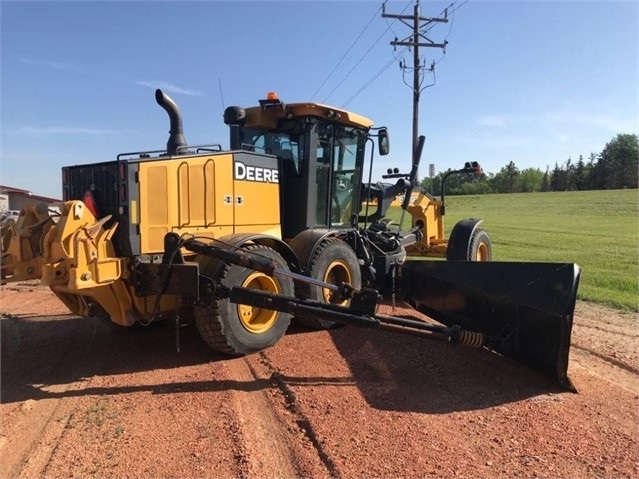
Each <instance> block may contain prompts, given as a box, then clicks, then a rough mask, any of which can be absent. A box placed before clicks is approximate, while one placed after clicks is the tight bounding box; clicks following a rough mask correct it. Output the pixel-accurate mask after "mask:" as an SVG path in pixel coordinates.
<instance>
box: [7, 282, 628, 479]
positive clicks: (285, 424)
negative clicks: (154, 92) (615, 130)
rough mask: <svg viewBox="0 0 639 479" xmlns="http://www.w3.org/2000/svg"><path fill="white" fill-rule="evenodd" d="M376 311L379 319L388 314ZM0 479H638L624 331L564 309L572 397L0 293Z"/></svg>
mask: <svg viewBox="0 0 639 479" xmlns="http://www.w3.org/2000/svg"><path fill="white" fill-rule="evenodd" d="M385 312H387V313H389V312H390V310H389V309H388V308H387V310H386V311H385ZM0 313H1V314H2V317H1V320H0V324H1V326H2V350H1V353H2V356H1V359H2V364H1V373H2V388H1V393H2V396H1V400H2V404H1V405H0V417H1V418H2V430H1V432H0V456H1V457H2V467H1V468H0V470H1V474H0V476H1V477H2V478H22V477H24V478H26V477H110V478H115V477H123V478H125V477H130V478H151V477H154V478H155V477H166V478H169V477H176V478H195V477H228V478H230V477H242V478H288V477H314V478H333V477H343V478H360V477H371V478H374V477H384V478H389V477H397V478H399V477H401V478H408V477H433V478H434V477H437V478H442V477H473V478H514V477H526V478H532V477H547V478H577V477H580V478H585V477H588V478H595V477H597V478H599V477H601V478H629V477H639V446H638V438H639V429H638V417H637V416H638V405H639V377H638V373H639V347H638V346H639V329H638V328H637V326H638V318H637V317H636V315H630V314H623V313H620V312H618V311H615V310H610V309H606V308H603V307H599V306H594V305H590V304H585V303H579V304H578V306H577V311H576V314H575V326H574V330H573V341H572V350H571V363H570V368H569V374H570V376H571V378H572V380H573V382H574V383H575V386H576V387H577V389H578V390H579V393H578V394H573V393H568V392H564V391H562V390H559V389H557V388H556V387H555V386H554V385H553V384H552V383H550V382H549V381H548V380H546V379H545V378H543V377H541V376H539V375H538V374H537V373H535V372H533V371H530V370H528V369H526V368H525V367H523V366H520V365H518V364H515V363H513V362H510V361H507V360H505V359H503V358H500V357H498V356H497V355H495V354H492V353H489V352H486V351H479V350H471V349H468V348H464V347H450V346H447V345H445V344H442V343H439V342H431V341H425V340H423V339H419V338H415V337H411V336H401V335H396V334H392V333H386V332H381V331H372V330H364V329H357V328H353V327H343V328H338V329H335V330H332V331H314V332H311V331H308V330H304V329H301V328H299V327H296V326H295V325H293V326H292V327H291V328H290V330H289V333H288V334H287V335H286V336H285V337H284V339H283V340H282V341H280V342H279V343H278V344H277V345H276V346H275V347H273V348H271V349H268V350H266V351H263V352H261V353H259V354H254V355H252V356H248V357H246V358H241V359H228V358H225V357H222V356H220V355H218V354H216V353H213V352H211V351H209V350H208V349H207V348H206V347H205V346H204V344H203V343H202V342H201V341H200V339H199V338H198V336H197V332H196V331H195V328H194V327H193V326H187V327H183V328H180V331H179V336H180V346H181V348H180V349H181V352H179V353H178V352H176V335H175V331H174V326H173V325H172V324H170V323H166V324H159V325H157V326H154V327H151V328H149V329H148V330H144V331H133V330H122V329H118V328H117V327H114V326H111V325H109V324H105V323H102V322H99V321H97V320H89V319H81V318H77V317H75V316H72V315H71V314H68V313H67V312H66V311H65V309H64V307H63V305H62V304H61V303H60V302H59V301H58V300H57V299H56V298H55V297H54V296H53V295H52V293H51V292H49V291H48V290H47V289H46V288H44V287H42V286H37V285H35V284H30V283H23V284H18V285H12V286H3V287H2V288H0Z"/></svg>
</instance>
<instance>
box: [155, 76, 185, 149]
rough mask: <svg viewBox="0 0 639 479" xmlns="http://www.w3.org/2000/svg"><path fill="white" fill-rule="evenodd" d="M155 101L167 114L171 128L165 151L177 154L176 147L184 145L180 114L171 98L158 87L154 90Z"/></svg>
mask: <svg viewBox="0 0 639 479" xmlns="http://www.w3.org/2000/svg"><path fill="white" fill-rule="evenodd" d="M155 101H157V102H158V105H160V106H161V107H162V108H164V109H165V110H166V112H167V113H168V114H169V120H170V122H171V129H170V130H169V140H168V141H167V142H166V152H167V154H169V155H171V156H172V155H177V154H178V148H180V147H183V146H186V140H185V139H184V131H183V130H182V114H181V113H180V109H179V108H178V106H177V104H176V103H175V102H174V101H173V99H172V98H171V97H170V96H168V95H167V94H165V93H164V92H163V91H162V90H160V89H159V88H158V89H157V90H155Z"/></svg>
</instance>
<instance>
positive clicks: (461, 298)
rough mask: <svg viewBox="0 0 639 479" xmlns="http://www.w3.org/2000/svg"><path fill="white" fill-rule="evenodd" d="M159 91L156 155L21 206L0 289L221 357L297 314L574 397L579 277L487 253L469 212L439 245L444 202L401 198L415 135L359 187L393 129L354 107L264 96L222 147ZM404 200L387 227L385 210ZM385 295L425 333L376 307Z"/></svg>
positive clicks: (233, 122)
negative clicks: (172, 334) (193, 136)
mask: <svg viewBox="0 0 639 479" xmlns="http://www.w3.org/2000/svg"><path fill="white" fill-rule="evenodd" d="M155 97H156V101H157V103H158V104H159V105H160V106H161V107H162V108H164V109H165V110H166V112H167V113H168V115H169V120H170V136H169V139H168V142H167V145H166V148H163V149H160V150H154V151H141V152H134V153H123V154H120V155H118V156H117V158H116V159H115V160H114V161H107V162H102V163H94V164H86V165H77V166H68V167H63V168H62V192H63V203H62V204H61V205H60V212H59V215H57V217H56V218H55V221H54V218H53V216H52V215H50V214H49V213H48V212H47V210H46V208H43V207H42V206H41V205H30V206H28V207H25V208H24V209H23V211H22V212H21V215H20V217H19V218H18V221H17V222H16V224H15V225H14V226H12V228H11V229H10V230H9V232H8V233H6V234H5V236H4V238H3V245H6V246H5V248H4V249H3V253H2V263H1V268H2V270H1V271H2V282H3V283H6V282H11V281H20V280H25V279H40V280H41V281H42V283H44V284H46V285H48V286H49V287H50V288H51V290H52V291H53V292H54V293H55V295H56V296H57V297H58V298H59V299H60V300H61V301H62V302H63V303H64V304H65V305H66V306H67V307H68V308H69V310H70V311H72V312H73V313H74V314H76V315H79V316H83V317H94V316H100V317H104V318H108V319H110V320H111V321H112V322H114V323H116V324H118V325H121V326H132V325H135V324H141V325H148V324H150V323H151V322H153V321H157V320H162V319H172V320H175V321H176V324H177V323H178V322H179V321H185V320H188V319H190V318H193V320H194V322H195V325H196V327H197V329H198V331H199V333H200V335H201V336H202V338H203V340H204V341H205V342H206V343H207V344H208V345H209V346H211V347H212V348H214V349H216V350H218V351H220V352H222V353H225V354H229V355H234V356H237V355H244V354H249V353H253V352H256V351H260V350H262V349H264V348H267V347H269V346H272V345H274V344H275V343H276V342H277V341H278V340H279V339H280V338H281V337H282V336H283V335H284V333H285V332H286V330H287V328H288V326H289V323H290V320H291V318H295V320H296V321H299V322H301V323H304V324H306V325H308V326H310V327H313V328H329V327H331V326H333V325H335V324H338V323H339V324H350V325H355V326H362V327H370V328H380V329H385V330H389V331H395V332H401V333H407V334H417V335H421V336H424V337H430V338H439V339H444V340H446V341H449V342H459V343H462V344H465V345H468V346H475V347H480V348H486V349H489V350H492V351H495V352H497V353H499V354H502V355H504V356H507V357H510V358H513V359H515V360H517V361H520V362H522V363H524V364H526V365H528V366H530V367H532V368H534V369H537V370H539V371H541V372H543V373H544V374H546V375H548V376H550V377H553V378H554V379H556V380H557V381H558V382H559V383H560V384H561V385H562V386H564V387H565V388H568V389H574V388H573V386H572V384H571V382H570V380H569V379H568V376H567V368H568V354H569V348H570V334H571V329H572V317H573V310H574V306H575V298H576V290H577V285H578V280H579V268H578V267H577V266H576V265H574V264H551V263H507V262H493V261H489V260H490V259H491V256H492V252H491V245H490V239H489V237H488V235H487V233H486V232H485V231H484V230H483V229H482V228H481V226H480V223H481V220H479V219H473V218H469V219H466V220H463V221H460V222H458V223H457V224H456V225H455V226H454V228H453V229H452V232H451V235H450V237H449V238H446V237H445V229H444V212H445V211H444V196H443V195H442V198H441V199H436V198H434V197H432V196H430V195H428V194H426V193H421V194H419V195H418V196H417V199H416V200H415V201H411V196H412V195H411V193H412V191H413V187H414V186H415V184H416V180H417V178H416V175H417V168H418V165H419V158H420V156H421V150H422V148H423V144H424V139H423V137H421V138H420V142H419V144H418V148H417V151H415V152H414V157H413V159H412V168H411V170H410V172H408V173H401V172H400V171H399V170H397V169H395V170H390V171H389V172H388V174H387V175H385V179H391V180H395V183H381V182H380V183H373V182H372V181H371V177H372V166H373V162H374V157H375V152H376V151H377V152H378V153H379V154H380V155H385V154H387V153H388V151H389V135H388V131H387V129H386V128H383V127H382V128H376V127H374V126H373V122H372V121H370V120H368V119H367V118H365V117H363V116H360V115H358V114H355V113H352V112H348V111H346V110H343V109H339V108H334V107H330V106H327V105H322V104H318V103H292V104H285V103H283V102H282V101H280V100H279V98H278V97H277V95H276V94H274V93H269V95H267V98H266V99H264V100H260V101H259V105H257V106H253V107H250V108H242V107H229V108H227V109H226V110H225V112H224V121H225V123H226V124H227V125H228V126H229V131H230V148H229V149H228V150H224V149H223V148H222V147H221V146H220V145H217V144H216V145H188V144H187V142H186V140H185V138H184V132H183V126H182V117H181V115H180V112H179V109H178V107H177V105H176V104H175V102H174V101H173V100H172V99H171V98H169V97H168V96H167V95H166V94H164V93H163V92H162V91H161V90H157V91H156V94H155ZM375 143H376V144H377V148H376V149H375V148H372V147H371V145H374V144H375ZM367 150H368V153H367ZM477 171H479V165H477V164H476V163H468V164H466V165H465V166H464V168H462V169H460V170H456V171H455V172H453V173H470V174H472V173H473V172H477ZM366 176H368V178H366ZM402 195H403V202H402V220H400V222H399V225H397V226H395V225H393V224H392V222H390V221H389V220H388V219H387V217H386V213H387V210H388V207H389V205H390V203H391V202H392V201H393V200H394V199H395V198H396V197H397V196H402ZM404 214H408V215H409V216H410V226H408V227H407V228H406V230H405V231H403V219H404ZM430 257H432V259H429V258H430ZM384 299H388V300H390V301H393V302H395V301H402V302H404V303H407V304H410V305H412V306H413V307H414V308H415V309H416V310H418V311H420V312H422V313H424V314H426V315H428V316H429V317H431V318H432V319H434V320H435V321H436V322H437V324H435V323H434V322H433V323H431V322H425V321H421V320H418V319H415V318H406V317H394V316H388V315H380V314H377V306H378V304H379V302H380V301H382V300H384Z"/></svg>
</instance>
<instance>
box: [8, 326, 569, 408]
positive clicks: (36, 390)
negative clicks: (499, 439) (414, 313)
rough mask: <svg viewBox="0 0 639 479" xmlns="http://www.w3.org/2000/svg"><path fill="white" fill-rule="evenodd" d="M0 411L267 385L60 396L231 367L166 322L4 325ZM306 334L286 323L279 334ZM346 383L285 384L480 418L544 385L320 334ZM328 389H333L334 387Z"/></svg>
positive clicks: (406, 347)
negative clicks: (110, 381)
mask: <svg viewBox="0 0 639 479" xmlns="http://www.w3.org/2000/svg"><path fill="white" fill-rule="evenodd" d="M0 325H1V335H2V336H1V337H2V349H1V361H2V362H1V369H0V373H1V374H2V383H1V385H0V386H1V387H0V394H1V399H2V402H3V403H12V402H18V401H25V400H28V399H45V398H52V397H53V398H60V397H69V396H86V395H93V394H126V393H131V392H136V391H150V392H152V393H154V394H167V393H184V392H210V391H224V390H230V389H233V390H243V391H253V390H260V389H267V388H269V387H273V378H271V379H254V380H251V381H234V380H210V381H209V380H203V381H180V380H177V381H171V382H170V383H161V384H150V385H149V384H145V385H139V386H138V385H128V386H127V385H122V386H112V387H91V386H89V387H86V388H64V387H62V388H60V387H57V388H56V386H60V385H67V384H71V383H74V382H77V381H81V380H84V379H86V378H90V377H93V376H115V375H119V374H130V373H136V372H145V371H153V370H158V369H166V370H170V369H179V368H182V367H189V366H198V365H205V364H207V363H217V362H221V361H233V360H234V359H229V358H228V357H227V356H223V355H221V354H219V353H216V352H214V351H211V350H210V349H209V348H208V347H207V346H206V345H205V344H204V342H203V341H202V340H201V339H200V338H199V335H198V333H197V330H196V328H195V326H194V325H193V324H189V325H187V326H185V327H181V328H180V330H179V341H180V352H177V350H176V334H175V325H174V324H173V323H172V322H170V321H165V322H161V323H154V324H153V325H152V326H150V327H148V328H143V329H142V328H141V329H133V328H122V327H119V326H117V325H114V324H110V323H108V322H105V321H101V320H98V319H87V318H78V317H76V316H73V315H71V314H67V315H58V316H31V317H25V316H5V317H2V320H1V321H0ZM301 333H308V334H325V333H321V332H315V333H313V332H309V330H308V329H304V328H301V327H300V326H297V325H295V324H294V323H293V325H292V327H291V328H289V331H288V333H287V334H288V335H291V336H294V335H296V334H301ZM329 334H330V336H331V338H332V340H333V342H334V343H335V345H336V347H337V350H338V351H339V353H340V354H341V356H342V357H343V358H344V360H345V361H346V362H347V364H348V366H349V368H350V371H351V373H352V378H346V379H344V380H336V378H322V377H286V376H280V379H281V380H284V381H285V382H287V383H290V384H291V385H294V386H298V387H299V386H305V385H313V386H317V385H321V384H326V385H331V386H333V385H336V384H338V383H339V384H342V385H352V384H355V385H356V386H357V387H358V388H359V390H360V391H361V393H362V396H363V397H364V398H365V400H366V401H367V402H368V404H370V406H371V407H374V408H376V409H381V410H393V411H414V412H424V413H434V414H444V413H448V412H453V411H464V410H475V409H483V408H487V407H491V406H496V405H499V404H505V403H511V402H515V401H520V400H523V399H526V398H530V397H534V396H538V395H541V394H547V393H558V392H562V390H561V389H559V388H558V387H556V386H555V385H554V383H552V381H550V380H547V379H546V378H544V377H542V376H540V375H539V374H537V373H536V372H534V371H531V370H529V369H527V368H525V367H524V366H521V365H519V364H517V363H514V362H512V361H510V360H508V359H506V358H503V357H500V356H498V355H496V354H493V353H489V352H487V351H480V350H474V349H471V348H468V347H464V346H450V345H447V344H445V343H442V342H439V341H429V340H425V339H422V338H417V337H412V336H404V335H400V334H395V333H389V332H384V331H376V330H367V329H360V328H354V327H340V328H336V329H333V330H331V331H330V332H329ZM336 381H337V382H336Z"/></svg>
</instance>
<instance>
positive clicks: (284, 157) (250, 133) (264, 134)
mask: <svg viewBox="0 0 639 479" xmlns="http://www.w3.org/2000/svg"><path fill="white" fill-rule="evenodd" d="M242 149H243V150H250V151H257V152H261V153H267V154H269V155H275V156H277V157H278V158H279V159H280V160H281V161H282V164H283V167H284V168H285V169H286V170H287V171H286V173H287V174H289V175H291V174H292V175H294V176H295V175H300V174H301V173H302V164H301V158H303V154H302V145H301V144H300V137H299V135H291V134H290V133H289V132H280V131H267V130H256V129H253V128H244V130H243V138H242Z"/></svg>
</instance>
